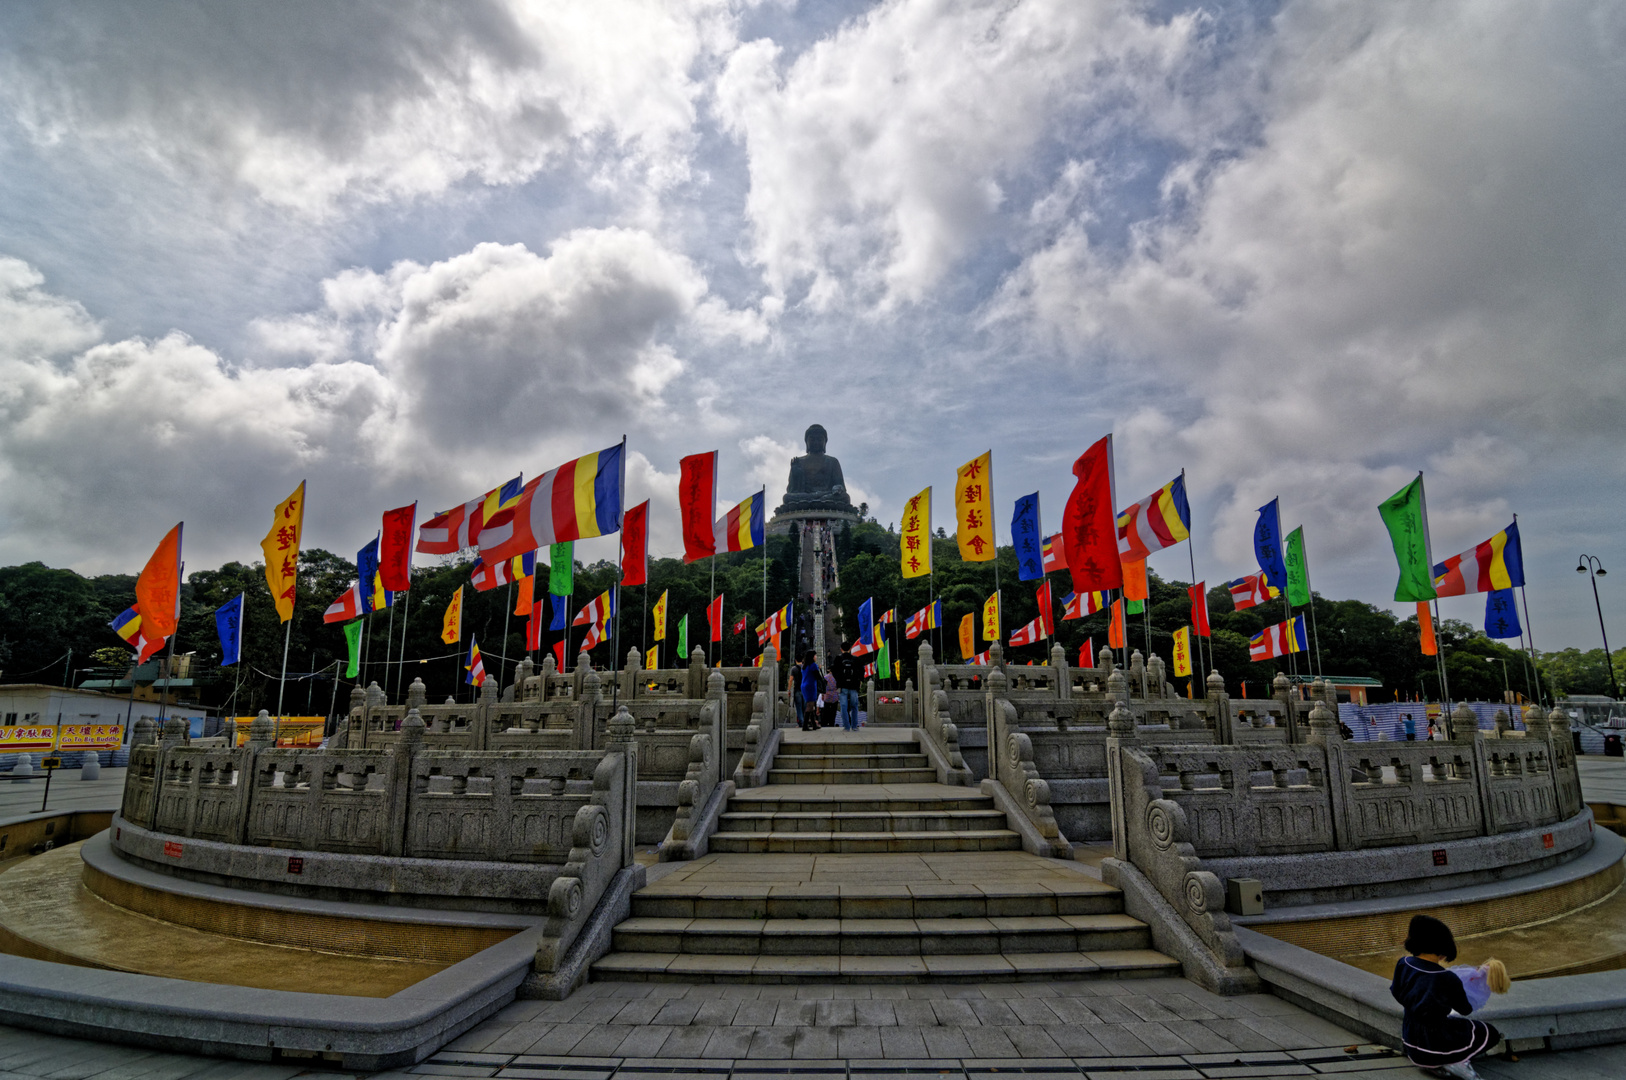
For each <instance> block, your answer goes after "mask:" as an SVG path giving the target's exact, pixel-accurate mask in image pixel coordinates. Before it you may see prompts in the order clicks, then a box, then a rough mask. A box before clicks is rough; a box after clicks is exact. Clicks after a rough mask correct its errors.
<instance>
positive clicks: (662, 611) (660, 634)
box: [654, 589, 667, 641]
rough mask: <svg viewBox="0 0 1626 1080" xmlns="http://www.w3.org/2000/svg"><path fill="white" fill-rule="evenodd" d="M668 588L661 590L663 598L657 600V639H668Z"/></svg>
mask: <svg viewBox="0 0 1626 1080" xmlns="http://www.w3.org/2000/svg"><path fill="white" fill-rule="evenodd" d="M666 593H667V590H666V589H662V590H661V598H660V599H659V600H657V601H655V611H654V615H655V640H656V641H665V640H666Z"/></svg>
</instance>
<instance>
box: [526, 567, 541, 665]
mask: <svg viewBox="0 0 1626 1080" xmlns="http://www.w3.org/2000/svg"><path fill="white" fill-rule="evenodd" d="M532 580H533V581H534V580H535V579H534V578H533V579H532ZM541 648H542V605H541V604H538V603H532V604H531V610H530V612H529V614H528V615H527V616H526V619H525V651H526V652H528V653H531V652H537V651H539V650H540V649H541Z"/></svg>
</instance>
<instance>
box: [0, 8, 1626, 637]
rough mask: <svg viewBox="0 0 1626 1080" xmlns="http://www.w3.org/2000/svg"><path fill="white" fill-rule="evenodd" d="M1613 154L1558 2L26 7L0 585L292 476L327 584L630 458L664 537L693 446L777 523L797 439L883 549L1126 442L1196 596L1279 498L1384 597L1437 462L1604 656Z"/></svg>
mask: <svg viewBox="0 0 1626 1080" xmlns="http://www.w3.org/2000/svg"><path fill="white" fill-rule="evenodd" d="M1623 128H1626V8H1623V7H1622V6H1621V5H1619V4H1612V3H1604V2H1596V3H1588V2H1584V0H1573V2H1566V3H1552V4H1548V3H1531V2H1529V0H1506V2H1499V0H1473V2H1471V3H1445V2H1440V0H1419V2H1416V3H1385V2H1376V0H1359V2H1351V3H1343V4H1339V3H1322V4H1310V3H1305V4H1300V3H1292V2H1288V3H1283V4H1280V5H1272V4H1242V3H1232V2H1230V0H1215V2H1211V3H1204V4H1201V5H1188V4H1183V3H1180V2H1176V0H1168V2H1163V0H1147V2H1141V3H1113V2H1105V0H998V2H973V0H960V2H953V0H893V2H888V3H878V4H868V3H859V2H835V0H821V2H818V3H811V2H808V3H797V2H795V0H760V2H755V3H752V2H749V0H737V2H732V3H731V2H728V0H691V2H689V3H682V2H680V0H667V2H654V0H651V2H647V3H646V2H637V0H584V2H580V3H575V2H565V0H538V2H535V3H530V2H526V0H462V2H460V3H456V4H442V3H430V2H423V3H410V2H406V0H377V2H363V0H355V2H351V3H346V4H332V3H326V2H321V3H318V2H308V3H307V2H295V0H284V2H282V3H277V4H260V3H248V2H242V3H216V4H204V3H198V2H195V0H149V2H147V3H143V4H140V5H129V4H119V3H94V2H88V0H87V2H84V3H76V4H52V3H45V2H39V3H18V4H8V5H5V6H4V8H3V9H0V562H3V563H11V562H17V561H22V560H29V559H42V560H44V561H46V562H47V563H50V564H52V565H65V566H72V567H75V568H77V569H80V570H82V571H85V572H100V571H111V570H120V571H133V570H135V569H137V568H138V567H139V565H140V563H141V562H142V560H143V559H144V558H145V556H146V554H147V552H148V551H150V549H151V546H152V545H153V544H154V543H155V542H156V541H157V539H158V537H159V536H160V535H161V534H162V532H163V530H164V529H166V528H167V527H168V526H169V525H170V524H173V523H174V521H176V520H177V519H182V518H184V519H185V520H186V521H187V522H188V530H187V545H188V559H189V561H190V562H192V563H193V565H202V566H212V565H215V564H217V563H219V562H221V561H224V560H226V559H230V558H238V559H249V558H252V557H257V556H258V548H257V541H258V539H259V537H260V536H261V535H262V534H263V533H264V531H265V529H266V527H267V525H268V524H269V513H270V508H271V506H272V505H273V504H274V503H275V502H276V501H277V500H279V499H281V498H282V497H283V496H285V495H286V494H287V493H288V491H289V490H290V489H291V488H292V487H293V486H294V485H295V484H297V483H298V481H299V480H300V479H302V478H308V480H309V484H310V487H309V518H308V522H309V542H310V543H312V544H317V545H321V546H325V547H329V548H331V549H334V550H338V551H346V552H348V551H353V550H354V549H355V548H356V547H357V546H359V545H360V544H361V543H362V542H363V541H364V540H365V539H367V538H368V537H370V536H371V535H372V533H373V531H374V530H375V529H376V528H377V524H376V523H377V515H378V513H379V512H380V511H381V510H383V509H386V508H388V507H390V506H394V505H398V504H401V503H404V502H409V501H411V500H413V499H420V500H422V501H423V503H424V504H425V506H426V508H432V509H441V508H443V507H444V506H446V505H449V504H451V503H454V502H457V501H460V500H462V499H464V498H468V497H472V496H473V495H475V494H478V493H479V492H480V491H483V490H485V489H486V488H487V487H489V486H491V485H492V484H494V483H497V482H500V481H501V480H503V479H505V478H507V477H509V476H512V475H513V474H514V473H515V472H518V471H521V470H523V471H524V473H525V474H526V475H527V476H530V475H534V474H536V473H538V472H540V471H542V470H544V469H547V468H550V467H552V466H554V465H557V464H558V463H559V462H560V461H561V460H563V459H565V458H568V457H572V456H575V455H577V454H580V453H584V452H586V451H589V450H595V449H598V448H600V447H602V446H605V445H608V444H610V443H613V442H616V441H618V440H619V439H620V437H621V436H622V435H623V434H625V435H626V436H627V438H628V442H629V447H630V449H631V451H632V458H631V475H630V483H631V486H632V488H633V497H634V498H643V497H646V496H647V497H653V499H654V500H655V506H656V513H655V515H654V521H653V528H654V531H655V536H654V537H653V546H654V548H655V549H656V550H658V551H665V552H672V551H675V550H676V549H677V548H678V547H679V543H678V539H677V521H676V510H675V497H676V472H677V460H678V458H679V457H680V456H682V455H683V454H686V453H692V452H695V451H699V450H709V449H713V448H716V449H719V450H720V451H721V463H722V484H721V490H720V492H719V495H720V498H722V499H724V500H730V501H732V500H735V499H738V498H740V497H743V496H744V495H745V494H747V493H748V492H749V491H751V490H754V489H755V488H756V487H757V486H758V485H760V484H764V483H766V484H767V486H768V489H769V494H770V497H771V499H772V501H774V502H777V500H778V497H779V495H780V493H781V492H782V491H783V484H784V476H785V469H786V465H787V463H788V461H789V458H790V456H791V455H792V454H793V453H795V452H799V447H800V436H801V432H802V430H803V428H805V427H806V426H807V424H809V423H811V422H815V421H817V422H821V423H823V424H824V425H825V426H826V427H827V428H828V429H829V430H830V435H831V445H830V449H831V452H833V453H835V454H837V455H839V456H840V457H841V459H842V462H843V465H844V468H845V471H846V475H847V478H848V481H849V486H850V487H851V488H852V490H853V492H854V496H855V501H856V500H858V499H862V500H866V501H868V502H869V504H870V506H871V508H872V510H873V512H874V513H875V514H876V515H877V516H878V517H879V519H880V520H881V521H882V522H887V521H890V520H896V517H897V510H898V507H899V505H900V503H901V502H902V500H903V499H904V498H906V497H907V496H909V495H911V494H913V492H914V491H916V490H918V489H919V488H921V487H922V486H924V485H926V484H928V483H932V484H936V485H937V486H938V487H939V488H941V489H943V490H944V491H945V492H946V490H947V489H948V487H949V486H950V485H951V484H952V481H953V477H954V468H955V466H956V465H958V464H959V463H961V462H962V461H964V460H966V459H968V458H970V457H971V456H973V455H975V454H978V453H980V452H982V451H983V450H985V449H987V448H989V447H990V446H991V447H992V448H993V450H994V462H995V482H996V484H997V488H996V495H997V497H998V498H999V499H1000V501H1001V502H1002V503H1009V502H1010V501H1011V500H1014V499H1015V497H1016V496H1018V495H1021V494H1024V493H1026V492H1029V491H1033V490H1038V491H1040V492H1041V493H1042V500H1043V506H1044V507H1045V510H1046V519H1047V524H1051V525H1053V524H1055V523H1056V522H1058V521H1059V517H1060V510H1061V507H1062V504H1063V502H1064V500H1065V498H1066V493H1067V491H1068V488H1069V484H1070V480H1071V477H1070V472H1069V465H1070V463H1071V461H1072V459H1073V458H1074V457H1075V456H1076V455H1077V454H1078V453H1080V452H1081V451H1082V450H1083V449H1084V447H1085V446H1087V445H1088V444H1089V443H1090V442H1091V441H1093V440H1094V439H1096V438H1098V437H1099V436H1100V435H1101V434H1103V433H1105V432H1107V431H1113V432H1115V433H1116V440H1117V441H1116V446H1117V463H1118V484H1119V489H1120V494H1121V495H1122V496H1123V501H1126V502H1127V501H1129V500H1130V499H1132V498H1137V497H1140V496H1141V495H1144V494H1146V493H1147V492H1149V491H1151V490H1152V489H1153V488H1154V487H1156V486H1157V485H1159V484H1161V483H1162V482H1164V481H1165V480H1167V479H1169V478H1170V477H1171V476H1172V475H1174V474H1175V473H1176V472H1178V471H1179V470H1180V469H1181V468H1185V469H1186V470H1187V476H1188V483H1189V486H1190V491H1191V495H1192V501H1193V509H1194V514H1195V518H1196V522H1195V524H1196V536H1197V539H1198V548H1197V556H1198V560H1199V573H1201V574H1203V575H1204V576H1206V577H1207V578H1209V580H1211V581H1213V580H1218V579H1222V578H1225V577H1230V576H1234V575H1236V574H1239V573H1242V572H1244V571H1247V570H1250V569H1251V568H1252V565H1251V548H1250V537H1251V522H1252V518H1253V512H1254V509H1255V508H1256V507H1258V506H1259V505H1260V504H1261V503H1263V502H1265V501H1267V500H1268V499H1270V498H1271V497H1273V496H1278V495H1279V496H1280V497H1281V499H1282V507H1283V518H1284V522H1285V523H1287V525H1288V527H1291V526H1292V525H1293V524H1297V523H1300V522H1302V523H1303V524H1304V526H1305V529H1306V533H1307V536H1308V538H1309V544H1310V551H1311V571H1312V577H1313V578H1314V580H1315V584H1316V587H1317V588H1318V590H1320V591H1321V592H1323V593H1324V594H1329V595H1333V596H1354V597H1360V598H1363V599H1368V600H1372V601H1384V600H1386V599H1387V598H1388V597H1389V596H1390V595H1392V589H1393V583H1394V572H1393V564H1392V560H1391V558H1390V556H1389V554H1388V550H1387V546H1386V541H1385V536H1384V533H1383V531H1382V527H1381V523H1380V521H1379V518H1378V516H1377V513H1376V510H1375V507H1376V505H1377V503H1378V502H1379V501H1380V500H1381V499H1382V498H1383V497H1385V496H1387V495H1388V494H1390V493H1391V492H1393V491H1394V490H1396V489H1397V488H1399V487H1400V486H1402V485H1403V484H1404V483H1405V482H1406V481H1407V480H1408V479H1409V478H1410V477H1411V476H1412V475H1413V474H1414V473H1415V472H1416V471H1417V470H1419V469H1422V470H1424V471H1425V472H1426V475H1427V485H1428V498H1429V511H1430V518H1431V526H1432V533H1433V544H1434V551H1435V554H1436V557H1437V558H1443V557H1444V556H1446V555H1448V554H1452V553H1455V552H1457V551H1460V550H1462V549H1464V548H1466V547H1469V546H1470V545H1472V544H1474V543H1476V542H1478V541H1480V540H1482V539H1484V538H1485V537H1486V536H1488V535H1489V534H1490V533H1491V532H1494V531H1495V530H1497V529H1499V528H1501V527H1502V526H1504V525H1506V524H1507V522H1508V521H1509V520H1510V519H1511V517H1512V515H1513V514H1514V513H1518V514H1519V515H1520V521H1521V526H1522V529H1523V531H1524V537H1525V551H1526V559H1527V562H1528V564H1529V567H1530V575H1531V585H1532V588H1531V590H1530V602H1531V607H1532V614H1533V616H1534V621H1535V629H1536V631H1537V634H1538V638H1537V643H1538V644H1539V645H1541V646H1542V647H1544V648H1556V647H1559V646H1562V645H1569V644H1576V645H1581V646H1584V647H1591V646H1593V645H1595V644H1596V634H1597V625H1596V619H1595V617H1594V615H1593V612H1592V605H1591V602H1590V601H1591V596H1590V592H1589V590H1587V589H1586V584H1585V579H1583V578H1581V577H1579V576H1578V575H1576V574H1575V573H1574V569H1573V568H1574V563H1575V556H1576V554H1577V553H1578V552H1580V551H1589V552H1594V553H1597V554H1599V555H1601V556H1602V557H1603V558H1604V560H1605V565H1607V566H1610V567H1611V568H1613V567H1614V566H1616V565H1617V564H1619V567H1620V570H1619V574H1618V576H1617V577H1611V578H1607V579H1605V592H1606V594H1607V593H1611V592H1613V593H1615V594H1616V595H1615V596H1613V597H1610V596H1607V595H1606V598H1605V604H1606V612H1607V611H1608V607H1607V605H1611V604H1612V605H1613V606H1614V607H1615V609H1616V611H1617V612H1618V613H1619V614H1620V616H1621V624H1620V629H1619V630H1618V631H1617V635H1618V637H1619V638H1620V640H1621V641H1626V584H1623V585H1621V586H1619V587H1618V588H1617V587H1615V586H1612V585H1610V584H1609V583H1611V582H1615V581H1620V582H1622V583H1626V559H1623V556H1626V544H1623V543H1622V540H1621V533H1620V524H1621V516H1622V512H1621V506H1622V497H1623V495H1626V454H1623V453H1622V450H1623V448H1626V435H1623V424H1626V365H1623V363H1622V353H1623V347H1626V304H1623V300H1626V199H1622V197H1621V177H1622V175H1626V138H1623V135H1626V131H1623ZM1007 513H1008V511H1007ZM942 517H943V521H942V523H944V524H949V525H952V522H951V521H950V520H949V518H948V515H942ZM584 554H586V555H588V556H589V557H591V556H592V555H593V554H595V553H594V552H593V551H591V550H589V551H586V552H584ZM1163 564H1167V565H1163ZM1153 566H1154V567H1161V568H1162V569H1163V570H1164V572H1165V573H1167V574H1169V575H1171V576H1172V575H1178V576H1181V577H1184V576H1185V555H1184V553H1176V552H1171V553H1168V554H1165V555H1163V556H1160V557H1157V558H1155V559H1154V562H1153ZM1482 611H1483V609H1482V606H1481V605H1480V604H1479V603H1478V602H1477V601H1474V600H1459V601H1452V602H1447V603H1446V605H1445V614H1446V615H1448V616H1456V617H1463V618H1473V619H1475V620H1476V621H1477V620H1478V619H1479V618H1480V616H1481V615H1482Z"/></svg>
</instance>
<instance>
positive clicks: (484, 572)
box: [469, 551, 536, 615]
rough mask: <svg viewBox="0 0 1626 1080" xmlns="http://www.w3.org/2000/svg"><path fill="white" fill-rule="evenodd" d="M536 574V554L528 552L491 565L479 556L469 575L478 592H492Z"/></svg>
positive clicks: (476, 557)
mask: <svg viewBox="0 0 1626 1080" xmlns="http://www.w3.org/2000/svg"><path fill="white" fill-rule="evenodd" d="M535 573H536V552H534V551H527V552H526V553H525V554H523V555H516V556H514V557H513V558H512V559H500V560H498V561H497V562H494V563H489V564H488V563H487V562H486V561H485V560H484V559H483V558H481V557H480V556H478V555H477V556H475V558H474V568H473V571H472V572H471V573H470V575H469V580H470V582H471V583H472V584H473V585H474V588H475V590H476V591H477V592H490V591H491V590H492V589H495V588H496V587H497V586H499V585H511V584H513V583H514V582H516V581H520V580H522V579H524V578H527V577H530V576H531V575H532V574H535ZM515 614H516V615H517V614H519V612H515Z"/></svg>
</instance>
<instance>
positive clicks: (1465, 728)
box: [1451, 702, 1479, 742]
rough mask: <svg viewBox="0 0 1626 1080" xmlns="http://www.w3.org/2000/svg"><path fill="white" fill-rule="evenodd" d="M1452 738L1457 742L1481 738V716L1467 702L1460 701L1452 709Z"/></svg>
mask: <svg viewBox="0 0 1626 1080" xmlns="http://www.w3.org/2000/svg"><path fill="white" fill-rule="evenodd" d="M1451 738H1452V740H1453V741H1455V742H1473V741H1474V740H1475V739H1477V738H1479V717H1477V716H1475V715H1474V711H1473V710H1472V709H1470V708H1468V704H1467V702H1458V703H1457V707H1456V708H1455V709H1453V710H1451Z"/></svg>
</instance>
